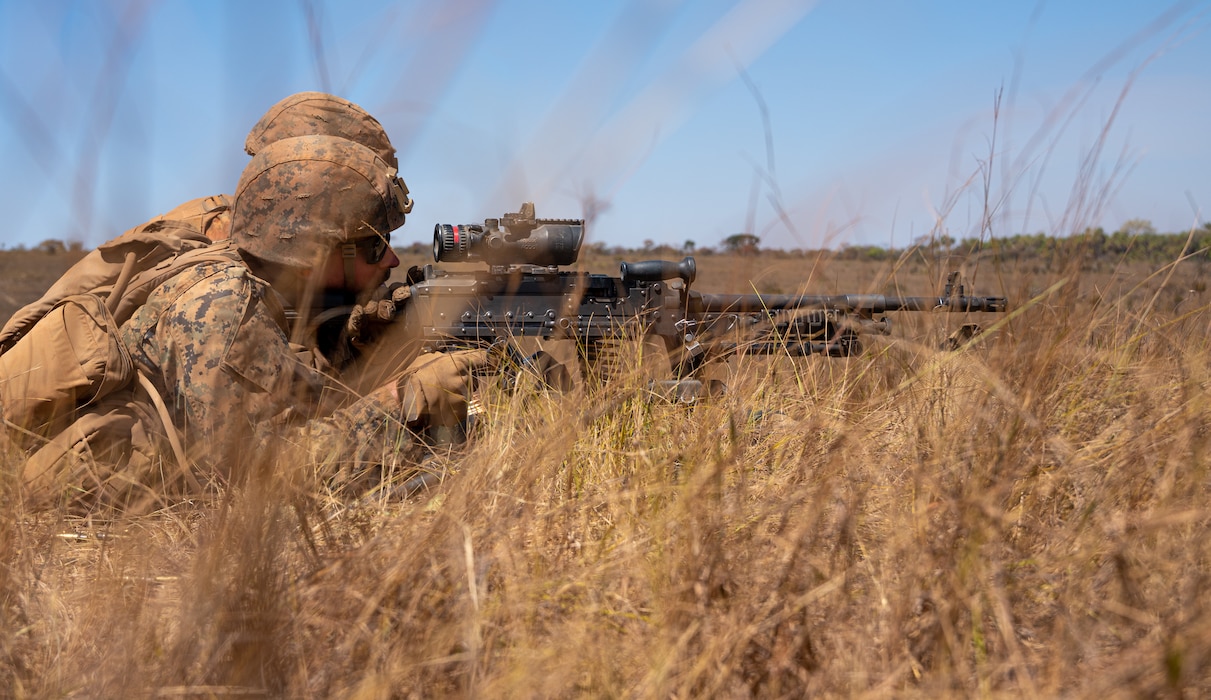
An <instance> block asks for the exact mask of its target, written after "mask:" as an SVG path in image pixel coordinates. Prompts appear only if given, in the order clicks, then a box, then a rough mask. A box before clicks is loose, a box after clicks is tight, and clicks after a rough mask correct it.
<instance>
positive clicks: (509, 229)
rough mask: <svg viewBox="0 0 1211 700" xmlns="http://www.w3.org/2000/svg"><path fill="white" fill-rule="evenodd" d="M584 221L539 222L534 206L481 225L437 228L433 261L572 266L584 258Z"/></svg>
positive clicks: (555, 220) (457, 225) (542, 220)
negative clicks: (581, 253)
mask: <svg viewBox="0 0 1211 700" xmlns="http://www.w3.org/2000/svg"><path fill="white" fill-rule="evenodd" d="M583 240H584V220H582V219H536V218H534V208H533V205H529V207H526V206H525V205H523V206H522V211H521V212H520V213H517V214H505V215H504V216H503V217H501V218H499V219H486V220H484V223H483V225H482V226H481V225H479V224H437V225H436V226H434V227H433V259H434V260H436V261H437V262H476V261H482V262H486V263H488V264H489V265H571V264H573V263H575V262H576V259H577V258H578V257H580V244H581V242H582V241H583Z"/></svg>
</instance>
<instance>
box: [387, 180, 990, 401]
mask: <svg viewBox="0 0 1211 700" xmlns="http://www.w3.org/2000/svg"><path fill="white" fill-rule="evenodd" d="M583 239H584V221H583V220H579V219H539V218H536V217H535V216H534V205H533V204H532V203H529V202H527V203H525V204H523V205H522V207H521V210H520V211H519V212H517V213H512V214H505V215H504V216H503V217H501V218H498V219H497V218H492V219H487V220H485V221H484V223H483V225H478V224H472V225H452V224H437V225H436V226H435V227H434V230H433V259H434V261H435V262H437V263H471V262H481V263H485V264H486V265H487V269H474V270H469V269H468V270H452V269H446V268H438V267H436V266H434V265H433V264H429V265H425V266H424V267H423V268H418V267H414V268H412V270H410V271H409V275H408V282H409V284H410V285H411V292H412V294H411V299H410V301H409V307H408V313H407V314H406V315H405V322H404V325H405V328H404V329H403V330H404V332H405V337H407V338H410V339H413V341H414V342H419V343H420V344H421V348H420V349H421V351H441V350H449V349H456V348H466V347H476V346H479V347H482V346H490V345H498V346H499V345H501V344H505V345H508V346H510V347H511V346H512V343H513V341H514V340H515V339H518V338H523V337H531V338H541V339H546V340H558V339H566V340H574V341H576V343H577V346H578V348H580V351H581V352H580V354H581V357H582V359H584V360H585V364H586V366H588V365H598V366H599V369H601V367H600V365H601V364H603V363H604V364H606V365H609V364H610V361H611V360H610V359H609V352H608V349H609V348H610V347H612V346H613V347H617V345H618V343H619V342H620V341H621V340H624V339H635V338H645V339H658V340H659V341H660V343H661V344H662V345H663V347H664V349H665V350H667V351H668V355H669V358H670V361H671V364H672V369H673V371H674V374H675V376H677V377H678V378H688V377H691V376H692V375H693V373H694V372H695V371H697V370H698V369H699V368H701V367H702V366H703V365H704V364H706V363H707V362H708V361H709V360H711V359H712V358H717V357H725V356H730V355H734V354H782V355H792V356H804V355H815V354H820V355H826V356H830V357H843V356H848V355H854V354H856V353H858V352H860V351H861V341H860V336H861V334H862V333H880V334H888V333H890V329H891V322H890V320H889V319H888V318H887V317H886V316H885V315H883V314H885V313H886V312H891V311H949V312H957V311H962V312H968V311H983V312H1002V311H1005V310H1006V307H1007V303H1006V299H1005V298H1004V297H987V296H969V295H967V294H966V292H965V290H964V287H963V285H962V284H960V283H959V281H958V274H957V273H952V274H951V275H950V278H949V280H948V282H947V284H946V287H945V290H944V291H943V293H942V294H941V295H939V296H931V297H896V296H884V295H875V294H842V295H833V296H817V295H806V294H805V295H769V294H706V293H702V292H698V291H697V290H693V289H691V286H692V284H693V283H694V280H695V278H696V275H697V268H696V265H695V262H694V258H692V257H686V258H684V259H682V260H681V261H680V262H672V261H664V260H651V261H645V262H634V263H628V262H624V263H622V265H621V269H620V274H619V276H618V277H612V276H609V275H602V274H590V273H588V272H583V271H576V270H567V269H561V268H565V267H566V266H570V265H573V264H574V263H575V262H576V261H577V259H578V258H579V255H580V247H581V244H582V242H583ZM968 330H970V329H968ZM603 350H604V351H603ZM612 361H613V362H614V363H617V361H618V358H613V360H612ZM623 361H624V362H625V359H623ZM609 369H610V368H609V367H606V368H605V371H606V372H608V371H609Z"/></svg>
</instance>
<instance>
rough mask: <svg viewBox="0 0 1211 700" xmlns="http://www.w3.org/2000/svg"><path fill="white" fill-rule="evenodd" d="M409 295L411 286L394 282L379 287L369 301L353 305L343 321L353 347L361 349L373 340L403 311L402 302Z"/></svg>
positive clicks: (403, 302)
mask: <svg viewBox="0 0 1211 700" xmlns="http://www.w3.org/2000/svg"><path fill="white" fill-rule="evenodd" d="M411 296H412V288H411V287H409V286H408V285H406V284H403V283H402V282H396V283H395V284H393V285H391V286H383V287H380V288H379V289H378V290H377V291H376V292H375V294H374V297H373V298H372V299H371V300H370V301H368V302H366V303H365V304H361V305H359V306H355V307H353V311H352V313H350V314H349V320H348V321H347V322H346V323H345V335H346V337H348V338H349V342H350V343H352V344H353V347H355V348H358V349H361V348H364V347H365V346H367V345H369V344H370V343H372V342H374V341H375V339H377V338H378V337H379V335H380V334H381V333H382V332H383V329H384V328H386V327H387V326H389V325H390V324H391V323H392V322H394V321H395V319H396V318H397V317H398V316H399V315H400V314H401V313H402V312H403V310H404V304H405V302H407V301H408V299H409V298H410V297H411Z"/></svg>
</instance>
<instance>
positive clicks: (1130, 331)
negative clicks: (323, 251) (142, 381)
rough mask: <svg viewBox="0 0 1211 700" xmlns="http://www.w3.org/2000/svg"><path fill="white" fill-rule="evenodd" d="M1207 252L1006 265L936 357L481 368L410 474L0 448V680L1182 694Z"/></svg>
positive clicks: (285, 691)
mask: <svg viewBox="0 0 1211 700" xmlns="http://www.w3.org/2000/svg"><path fill="white" fill-rule="evenodd" d="M1205 272H1206V271H1205V269H1204V268H1202V267H1200V266H1196V265H1195V263H1193V262H1189V261H1187V262H1182V263H1180V264H1178V265H1177V267H1176V270H1175V273H1174V275H1173V276H1171V277H1168V278H1166V276H1165V275H1164V274H1161V275H1155V276H1152V277H1151V278H1150V279H1148V280H1147V281H1143V280H1144V279H1145V277H1146V275H1144V274H1140V271H1132V273H1131V274H1126V273H1127V271H1120V274H1119V275H1118V276H1117V277H1116V278H1115V279H1108V278H1101V279H1092V278H1090V277H1088V276H1087V275H1082V273H1081V272H1080V269H1079V268H1078V267H1075V266H1074V267H1073V268H1071V269H1069V270H1061V271H1056V272H1054V273H1049V274H1047V275H1044V276H1041V277H1039V276H1035V275H1033V274H1032V273H1028V272H1027V273H1018V272H1015V271H1013V270H1005V271H1003V280H1004V283H1005V284H1006V287H1007V289H1010V290H1016V291H1014V292H1013V293H1014V294H1015V297H1014V298H1015V302H1016V303H1015V306H1016V310H1015V311H1014V312H1013V313H1012V314H1010V315H1009V316H1008V317H1007V318H1005V319H1004V320H1003V321H1001V322H1000V324H999V325H998V326H997V327H996V328H995V330H994V332H993V333H991V334H990V335H988V336H985V337H984V338H983V339H982V340H979V341H977V342H975V343H974V344H972V345H970V346H968V347H965V348H963V349H962V350H960V351H958V352H953V353H951V352H941V351H938V350H935V349H934V348H935V347H936V339H938V338H940V337H942V335H943V334H944V332H945V330H946V327H945V325H944V324H946V323H948V322H949V323H951V325H953V320H948V319H945V318H943V317H941V316H932V315H924V318H922V319H921V320H919V321H918V322H917V323H916V324H915V325H914V324H908V326H909V332H905V333H903V334H901V335H900V336H899V337H893V338H891V339H888V340H886V341H881V342H875V343H870V344H868V347H867V349H866V351H865V352H864V353H863V354H862V355H860V356H856V357H852V358H848V359H833V360H828V359H822V358H805V359H790V358H767V359H759V358H750V359H746V360H744V361H742V362H733V363H731V364H730V365H728V366H727V367H724V368H719V369H717V370H716V371H717V373H718V376H720V377H723V378H725V379H726V380H727V383H728V384H729V392H728V393H727V394H726V395H725V396H723V397H721V398H717V399H713V400H709V401H704V402H700V403H698V404H695V405H688V406H687V405H683V404H674V403H669V402H667V401H664V400H661V399H657V398H654V397H653V395H652V394H651V392H650V391H649V389H648V378H649V376H650V368H646V367H640V368H639V369H637V370H636V371H635V372H634V373H633V374H625V375H623V376H620V377H617V378H615V379H614V380H612V381H610V382H608V383H606V384H604V385H602V386H589V387H587V388H586V387H578V388H576V389H574V390H573V391H571V392H569V393H566V394H554V393H548V392H542V391H539V390H537V389H535V388H533V387H530V388H524V387H523V388H522V389H521V390H519V391H518V392H516V393H512V394H509V393H503V392H501V391H499V390H496V389H492V388H489V389H487V390H486V391H485V393H484V395H483V396H482V400H483V401H484V403H485V405H486V406H487V411H486V413H485V414H483V416H482V417H481V419H480V421H479V423H478V424H477V427H476V429H475V434H474V436H473V439H472V441H471V442H470V443H469V444H468V445H467V446H466V447H465V448H464V450H463V451H462V452H460V453H456V454H449V455H437V456H435V457H434V459H433V460H432V461H431V462H430V463H429V464H428V465H427V467H428V468H431V469H434V470H435V471H437V472H440V473H444V474H445V477H444V478H443V479H442V481H441V482H440V483H437V484H435V485H432V486H431V487H430V488H428V489H427V490H422V491H420V492H417V493H414V494H412V495H411V496H408V497H406V498H404V497H401V493H402V491H401V490H396V491H395V492H394V495H391V492H390V491H389V490H383V491H376V492H375V493H373V494H371V495H368V496H366V497H364V498H361V499H357V500H353V499H350V498H349V497H348V496H347V495H345V494H337V493H335V492H334V493H332V494H326V493H325V492H324V490H323V488H322V487H319V488H317V487H315V486H314V483H313V482H312V481H311V480H310V479H307V478H303V477H301V476H300V474H305V473H306V472H307V468H308V465H306V464H302V463H300V462H298V460H297V459H294V458H284V457H283V458H279V459H277V460H271V461H269V462H267V463H265V464H263V465H262V467H264V468H260V469H252V470H250V472H251V473H252V474H253V475H254V476H253V477H252V478H250V479H249V481H248V483H247V485H245V486H243V487H241V488H238V489H233V490H232V491H230V492H229V493H227V494H225V495H224V496H223V497H222V498H221V499H220V500H218V501H215V502H201V501H198V502H191V503H183V504H180V505H179V506H176V507H174V508H173V509H171V510H166V511H162V512H159V513H156V514H153V515H150V516H140V517H134V516H122V515H114V516H112V517H109V518H108V519H104V520H102V519H100V518H94V519H92V520H79V519H71V518H68V517H67V516H66V515H64V514H55V513H34V512H26V511H24V510H23V509H22V507H21V505H20V498H19V493H18V491H19V489H18V488H17V485H16V484H15V483H14V481H13V476H12V470H5V472H4V476H3V479H4V481H3V483H2V484H0V488H3V490H4V493H3V496H4V499H5V502H6V503H7V504H12V505H11V506H9V507H6V508H5V509H4V510H3V512H0V623H2V626H0V654H2V656H0V684H2V685H0V694H3V695H8V696H13V697H62V696H80V697H130V696H138V695H144V696H160V697H165V696H167V697H182V696H186V697H222V696H226V695H233V694H243V695H248V694H262V695H265V696H281V697H435V696H465V697H569V696H573V697H575V696H585V697H618V696H625V697H719V696H731V697H735V696H746V695H755V696H758V697H800V696H803V695H804V694H812V695H874V696H920V697H938V696H950V697H970V696H973V695H1002V694H1007V695H1026V696H1055V695H1074V696H1086V697H1087V696H1120V695H1124V696H1127V695H1129V696H1139V695H1148V696H1166V695H1172V696H1175V697H1176V696H1183V697H1185V696H1191V697H1192V696H1198V695H1202V694H1206V693H1207V692H1209V691H1211V670H1209V668H1211V667H1209V666H1208V664H1209V663H1211V620H1209V619H1208V611H1207V595H1206V593H1205V589H1206V584H1207V580H1206V577H1207V573H1208V567H1209V564H1211V557H1209V555H1211V539H1209V538H1208V534H1209V533H1208V524H1209V523H1211V509H1209V508H1208V502H1209V501H1208V483H1209V482H1208V477H1209V474H1208V457H1207V456H1206V455H1207V454H1208V430H1207V425H1208V422H1209V418H1211V402H1209V401H1208V395H1207V387H1208V382H1211V349H1209V348H1208V340H1207V339H1208V331H1209V330H1211V329H1209V327H1208V326H1209V317H1208V314H1207V308H1206V302H1205V300H1203V299H1201V298H1199V297H1198V296H1197V295H1191V294H1190V293H1189V292H1188V291H1187V290H1189V289H1190V288H1191V285H1190V282H1191V280H1194V279H1196V278H1197V277H1198V276H1200V275H1203V274H1205ZM1061 280H1067V281H1066V282H1065V283H1064V284H1060V285H1058V286H1057V284H1056V283H1057V282H1060V281H1061ZM1139 282H1142V284H1139V285H1138V286H1137V283H1139ZM1047 290H1051V291H1047ZM1019 292H1020V294H1019ZM1031 292H1034V293H1035V294H1033V295H1032V294H1031ZM918 341H920V342H918ZM926 341H928V342H926ZM19 461H20V460H19V458H18V457H15V456H11V455H10V457H9V458H8V459H7V460H6V462H7V463H8V464H18V463H19ZM406 476H407V475H400V476H399V477H398V479H396V481H395V483H396V484H397V485H399V484H402V483H403V480H404V478H405V477H406ZM68 536H70V537H68Z"/></svg>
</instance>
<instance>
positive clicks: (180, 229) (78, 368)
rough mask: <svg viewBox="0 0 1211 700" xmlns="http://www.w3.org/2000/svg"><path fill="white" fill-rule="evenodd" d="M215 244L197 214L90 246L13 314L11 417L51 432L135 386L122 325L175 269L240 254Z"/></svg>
mask: <svg viewBox="0 0 1211 700" xmlns="http://www.w3.org/2000/svg"><path fill="white" fill-rule="evenodd" d="M212 199H213V198H212ZM195 201H204V200H195ZM180 209H182V207H179V208H178V210H180ZM210 243H211V241H210V239H209V238H207V237H206V236H205V235H203V234H202V233H201V231H200V230H199V228H198V225H197V220H196V219H194V220H185V221H177V220H168V219H163V218H159V219H156V220H153V221H150V222H148V223H146V224H143V225H141V226H138V227H136V228H134V229H131V230H130V231H127V232H126V233H124V234H123V235H122V236H119V237H118V238H116V239H114V240H112V241H110V242H108V243H106V244H105V245H103V246H101V247H99V248H98V249H97V250H95V251H93V252H92V253H90V254H89V255H88V256H86V257H85V258H84V259H82V260H81V261H80V263H77V265H76V266H73V267H72V269H70V270H68V272H67V273H66V274H65V275H64V276H63V277H61V278H60V279H59V280H58V281H57V282H56V283H55V284H54V285H53V286H52V287H51V290H50V291H48V292H47V294H46V295H44V296H43V298H42V299H40V300H39V301H37V302H35V303H34V304H31V305H30V306H28V307H26V308H25V309H22V310H21V311H19V312H18V313H17V314H16V315H14V317H13V319H12V320H10V321H9V324H8V325H6V326H5V328H4V331H3V333H2V334H0V412H2V414H3V417H4V420H5V422H6V424H7V425H8V426H9V427H10V428H15V429H17V431H18V432H19V433H23V434H25V435H27V436H30V437H32V436H33V435H39V436H47V435H52V434H55V433H57V432H59V431H60V430H62V429H63V428H64V427H66V425H68V424H70V422H71V420H72V419H73V416H74V415H75V413H76V411H77V410H78V409H80V408H83V407H85V406H89V405H91V404H94V403H96V402H97V401H99V400H100V399H102V398H103V397H105V396H107V395H109V394H110V393H112V392H113V391H115V390H117V389H120V388H122V387H125V386H127V385H129V384H130V383H131V382H132V380H134V379H135V374H136V373H135V369H134V367H133V366H132V364H131V360H130V355H129V353H128V352H127V350H126V348H125V347H124V346H123V344H122V342H121V340H120V339H119V337H118V328H119V327H120V326H121V324H122V323H124V322H125V321H126V320H127V319H129V318H130V317H131V315H133V313H134V312H135V310H136V309H138V308H139V307H140V306H142V305H143V304H144V303H145V302H146V301H147V297H148V295H149V294H150V293H151V292H152V290H154V289H155V288H156V287H158V286H160V285H161V284H163V283H164V282H165V281H167V280H168V279H169V278H171V277H173V276H175V275H177V274H179V273H181V272H182V271H184V270H185V269H187V268H189V267H192V266H194V265H197V264H199V263H202V262H208V261H215V260H238V254H237V253H236V252H235V251H234V249H232V248H230V247H229V246H228V245H227V244H226V243H222V244H215V245H213V246H212V245H210ZM118 261H121V262H120V263H119V262H118ZM27 444H28V443H27Z"/></svg>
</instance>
